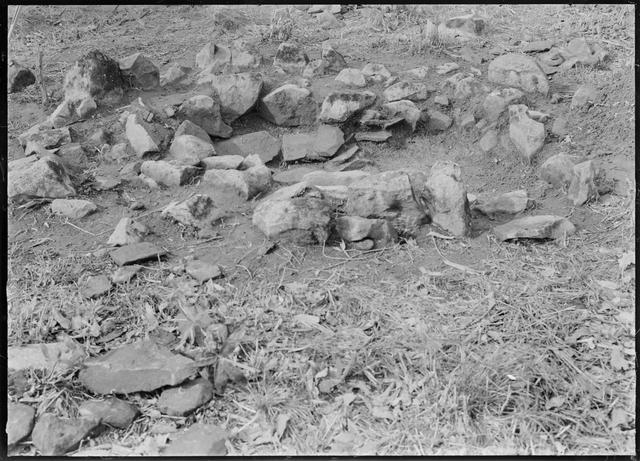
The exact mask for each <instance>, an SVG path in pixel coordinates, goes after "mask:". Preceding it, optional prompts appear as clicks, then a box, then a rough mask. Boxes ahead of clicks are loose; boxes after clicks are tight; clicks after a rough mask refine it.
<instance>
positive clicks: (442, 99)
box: [433, 95, 450, 107]
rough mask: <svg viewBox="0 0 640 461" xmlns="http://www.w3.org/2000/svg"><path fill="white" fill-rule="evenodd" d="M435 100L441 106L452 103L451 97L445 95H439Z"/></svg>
mask: <svg viewBox="0 0 640 461" xmlns="http://www.w3.org/2000/svg"><path fill="white" fill-rule="evenodd" d="M433 102H434V103H435V104H437V105H439V106H442V107H447V106H448V105H449V104H450V101H449V98H447V97H446V96H444V95H438V96H436V97H435V98H433Z"/></svg>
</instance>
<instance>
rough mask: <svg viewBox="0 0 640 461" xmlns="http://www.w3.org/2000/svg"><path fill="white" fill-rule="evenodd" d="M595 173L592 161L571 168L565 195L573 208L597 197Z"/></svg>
mask: <svg viewBox="0 0 640 461" xmlns="http://www.w3.org/2000/svg"><path fill="white" fill-rule="evenodd" d="M597 173H598V171H597V169H596V167H595V165H594V163H593V160H588V161H586V162H582V163H578V164H577V165H576V166H574V167H573V178H572V180H571V184H570V185H569V191H568V194H567V195H568V197H569V199H570V200H571V201H572V202H573V204H574V205H575V206H581V205H584V204H585V203H586V202H588V201H589V200H591V199H594V198H597V197H598V188H597V187H596V183H595V179H596V176H597Z"/></svg>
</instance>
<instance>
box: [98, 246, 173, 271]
mask: <svg viewBox="0 0 640 461" xmlns="http://www.w3.org/2000/svg"><path fill="white" fill-rule="evenodd" d="M166 253H167V252H166V251H164V250H163V249H162V248H158V247H157V246H156V245H154V244H153V243H151V242H138V243H131V244H129V245H124V246H123V247H121V248H118V249H117V250H115V251H112V252H111V253H109V256H111V259H113V260H114V261H115V263H116V264H117V265H118V266H125V265H128V264H134V263H139V262H142V261H147V260H150V259H154V260H159V259H160V258H161V257H162V256H164V255H165V254H166Z"/></svg>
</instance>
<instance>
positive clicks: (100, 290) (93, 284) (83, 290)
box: [80, 275, 111, 299]
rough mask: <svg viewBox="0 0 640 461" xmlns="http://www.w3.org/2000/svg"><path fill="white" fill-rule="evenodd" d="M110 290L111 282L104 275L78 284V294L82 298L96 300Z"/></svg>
mask: <svg viewBox="0 0 640 461" xmlns="http://www.w3.org/2000/svg"><path fill="white" fill-rule="evenodd" d="M110 289H111V280H109V277H107V276H106V275H96V276H94V277H87V278H86V279H85V280H84V281H83V282H82V283H80V294H81V295H82V297H83V298H87V299H91V298H98V297H100V296H102V295H103V294H105V293H108V292H109V290H110Z"/></svg>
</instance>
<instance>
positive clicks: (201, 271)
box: [163, 259, 222, 414]
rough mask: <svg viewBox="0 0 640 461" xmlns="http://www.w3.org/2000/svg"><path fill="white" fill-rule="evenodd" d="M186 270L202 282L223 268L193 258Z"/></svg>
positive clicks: (220, 272) (219, 274)
mask: <svg viewBox="0 0 640 461" xmlns="http://www.w3.org/2000/svg"><path fill="white" fill-rule="evenodd" d="M185 272H186V273H187V274H189V275H190V276H191V277H193V278H194V279H196V280H197V281H198V282H200V283H203V282H206V281H207V280H211V279H215V278H218V277H221V276H222V270H221V269H220V266H218V265H217V264H210V263H208V262H206V261H200V260H199V259H193V260H191V261H189V262H188V263H187V265H186V266H185ZM207 382H208V381H207ZM163 394H164V393H163ZM181 406H182V404H178V403H176V404H173V405H171V404H169V405H168V408H170V409H171V408H173V409H176V408H181ZM198 406H199V405H198ZM193 408H196V407H193ZM165 413H166V412H165ZM167 414H171V413H167Z"/></svg>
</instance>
